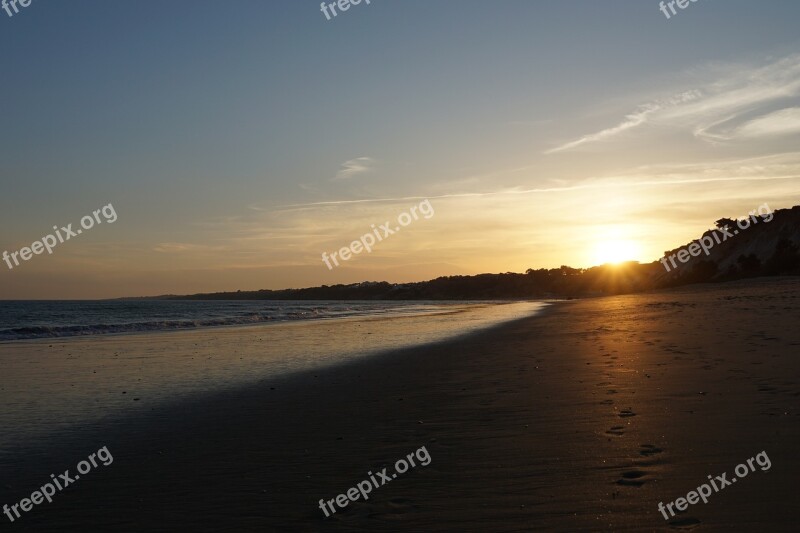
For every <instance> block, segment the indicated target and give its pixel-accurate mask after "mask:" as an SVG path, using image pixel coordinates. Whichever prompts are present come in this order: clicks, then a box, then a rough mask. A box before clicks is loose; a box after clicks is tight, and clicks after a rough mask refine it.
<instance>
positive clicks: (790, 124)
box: [545, 54, 800, 154]
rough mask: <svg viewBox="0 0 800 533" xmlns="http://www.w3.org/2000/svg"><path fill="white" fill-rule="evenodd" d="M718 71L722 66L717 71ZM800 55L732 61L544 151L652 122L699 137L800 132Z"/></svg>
mask: <svg viewBox="0 0 800 533" xmlns="http://www.w3.org/2000/svg"><path fill="white" fill-rule="evenodd" d="M717 72H719V70H717ZM798 101H800V54H794V55H790V56H788V57H785V58H782V59H779V60H776V61H773V62H771V63H769V64H767V65H766V66H763V67H760V68H759V67H754V66H752V65H734V66H730V67H728V68H726V69H724V73H723V74H722V75H720V76H718V78H717V79H715V80H713V81H709V82H707V83H705V84H704V85H702V86H701V87H700V88H695V89H691V90H688V91H687V90H684V91H676V96H674V97H672V98H668V99H666V100H654V101H652V102H649V103H646V104H643V105H640V106H638V108H637V109H636V110H635V111H634V112H632V113H630V114H628V115H626V116H625V117H624V119H623V120H622V121H621V122H619V123H618V124H617V125H615V126H612V127H609V128H606V129H604V130H601V131H599V132H596V133H592V134H587V135H583V136H581V137H579V138H578V139H576V140H573V141H570V142H567V143H564V144H561V145H559V146H557V147H555V148H553V149H550V150H548V151H546V152H545V153H546V154H552V153H556V152H563V151H567V150H572V149H575V148H578V147H580V146H583V145H586V144H589V143H594V142H598V141H606V140H611V139H612V138H615V137H618V136H619V135H620V134H622V133H624V132H626V131H629V130H632V129H634V128H640V127H642V126H646V125H648V124H657V125H660V126H671V127H675V128H679V129H686V130H688V131H690V132H691V133H693V134H694V136H695V137H696V138H698V139H701V140H704V141H708V142H712V143H720V142H730V141H734V140H738V139H740V138H748V139H752V138H754V137H761V136H775V135H782V134H792V133H797V132H798V131H799V130H800V113H798V112H797V107H795V106H796V104H797V103H798Z"/></svg>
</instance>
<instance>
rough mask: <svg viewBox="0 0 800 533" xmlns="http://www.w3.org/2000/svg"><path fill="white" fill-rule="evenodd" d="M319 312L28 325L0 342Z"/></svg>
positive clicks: (2, 333)
mask: <svg viewBox="0 0 800 533" xmlns="http://www.w3.org/2000/svg"><path fill="white" fill-rule="evenodd" d="M320 317H322V315H321V314H320V313H319V312H312V311H311V310H309V311H290V312H286V313H282V314H280V315H263V314H248V315H243V316H235V317H225V318H207V319H187V320H156V321H144V322H129V323H121V324H87V325H70V326H25V327H19V328H8V329H2V330H0V341H10V340H25V339H45V338H54V337H76V336H81V335H103V334H110V333H137V332H145V331H174V330H182V329H195V328H207V327H214V326H237V325H248V324H259V323H264V322H278V321H284V320H308V319H311V318H320Z"/></svg>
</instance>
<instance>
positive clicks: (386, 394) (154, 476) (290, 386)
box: [0, 279, 800, 532]
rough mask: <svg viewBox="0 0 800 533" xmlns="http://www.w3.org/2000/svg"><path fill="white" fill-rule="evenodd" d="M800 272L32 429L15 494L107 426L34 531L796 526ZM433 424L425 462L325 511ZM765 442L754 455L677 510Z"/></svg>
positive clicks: (7, 486) (592, 310) (591, 309)
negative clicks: (665, 511)
mask: <svg viewBox="0 0 800 533" xmlns="http://www.w3.org/2000/svg"><path fill="white" fill-rule="evenodd" d="M798 317H800V280H796V279H782V280H768V281H759V280H756V281H749V282H745V283H732V284H726V285H714V286H695V287H689V288H683V289H679V290H673V291H664V292H659V293H652V294H644V295H630V296H619V297H608V298H596V299H590V300H580V301H570V302H563V303H559V304H557V305H553V306H551V307H550V308H549V309H548V310H547V311H546V312H545V313H544V314H543V315H541V316H537V317H532V318H528V319H524V320H520V321H516V322H513V323H510V324H507V325H504V326H501V327H498V328H495V329H492V330H490V331H487V332H483V333H479V334H476V335H472V336H470V337H466V338H462V339H459V340H456V341H448V342H443V343H439V344H435V345H429V346H426V347H422V348H416V349H410V350H402V351H396V352H392V353H388V354H386V355H382V356H378V357H371V358H366V359H362V360H358V361H355V362H351V363H347V364H344V365H341V366H338V367H335V368H331V369H327V370H325V371H324V372H315V371H311V372H308V373H299V374H296V375H293V376H290V377H287V378H284V379H279V380H272V381H261V382H259V383H255V384H253V385H251V386H248V387H246V388H241V389H237V390H229V391H225V392H221V393H218V394H215V395H207V396H204V397H202V398H197V397H193V398H191V399H186V400H185V401H183V402H182V403H175V404H173V405H170V406H166V407H158V408H154V409H153V410H152V411H150V412H147V413H137V414H134V415H131V416H128V417H124V418H115V419H108V420H103V421H101V422H98V423H97V424H95V425H93V426H90V427H86V428H84V431H82V432H81V433H80V434H77V435H68V436H64V437H63V438H61V439H58V440H53V441H50V442H47V443H42V445H41V446H40V447H31V448H29V449H27V450H26V453H25V454H22V455H19V460H18V461H17V462H16V464H15V466H14V467H13V468H9V469H8V471H7V472H5V473H4V474H5V475H4V476H3V480H2V482H1V483H0V485H2V487H0V504H3V503H6V504H12V503H15V502H16V501H17V500H19V499H20V498H22V497H25V495H26V493H27V494H30V492H31V491H33V490H34V489H36V488H37V487H38V486H39V485H41V484H42V483H44V482H46V481H47V480H48V479H49V474H50V473H55V472H62V471H63V470H64V469H66V468H72V469H74V466H73V465H74V464H75V463H77V462H78V461H80V460H81V459H83V458H85V457H86V456H87V455H88V454H89V453H92V452H93V451H95V450H97V449H98V448H100V447H101V446H107V447H108V449H109V450H110V451H111V453H112V454H113V456H114V463H113V464H111V465H110V466H107V467H100V468H98V469H97V470H95V471H92V472H91V473H90V474H87V475H86V476H84V477H82V478H81V479H80V480H79V481H78V482H76V483H75V484H74V485H72V486H71V487H70V488H69V489H67V490H66V491H65V492H62V493H59V494H57V495H56V496H55V497H54V502H53V503H52V504H43V505H39V506H37V507H35V508H34V510H33V511H31V512H29V513H27V514H25V515H24V516H23V517H22V518H21V519H20V520H19V521H18V522H15V523H14V524H10V523H8V522H7V519H6V518H5V517H3V516H0V519H2V520H5V521H6V526H5V527H7V528H9V530H12V529H13V528H16V529H19V530H20V531H22V530H24V531H137V532H141V531H531V530H541V531H598V530H609V531H662V530H664V531H666V530H673V529H676V528H680V529H684V528H686V529H690V528H693V529H695V530H697V531H794V530H795V529H796V527H795V523H796V516H795V515H796V506H797V503H798V499H799V498H800V497H799V496H798V493H797V490H796V483H797V480H798V479H799V475H800V459H798V456H797V452H796V450H797V447H798V444H800V418H799V417H800V361H799V360H798V348H800V330H798V327H797V325H798ZM423 445H424V446H426V448H427V450H428V452H429V453H430V456H431V458H432V461H431V463H430V464H429V465H428V466H425V467H422V466H418V467H416V468H412V469H411V470H409V471H408V472H407V473H405V474H403V475H401V476H399V477H398V478H397V479H394V480H392V481H391V482H390V483H388V484H386V485H385V486H382V487H379V488H377V489H375V490H374V491H373V492H372V493H371V495H370V496H371V497H370V499H369V500H368V501H366V502H364V501H361V500H359V501H357V502H354V503H350V504H349V506H348V507H347V508H346V509H344V510H340V511H339V512H337V513H336V514H335V515H334V516H332V517H330V518H327V519H326V518H325V517H324V515H323V513H322V511H321V510H320V509H319V508H318V506H317V505H318V501H319V500H320V499H321V498H324V499H326V500H327V499H331V498H335V497H336V495H338V494H340V493H343V492H345V491H346V490H347V489H348V488H350V487H352V486H354V485H355V484H356V483H358V482H359V481H361V480H363V479H364V478H366V477H367V472H368V471H375V470H376V469H377V470H380V469H381V468H383V467H384V466H390V465H392V464H393V463H394V462H395V461H396V460H397V459H399V458H402V457H405V456H407V455H408V454H409V453H411V452H413V451H414V450H416V449H417V448H419V447H420V446H423ZM761 451H766V452H767V454H768V456H769V458H770V460H771V463H772V467H771V469H770V470H769V471H767V472H762V471H761V470H760V469H758V470H757V471H756V472H754V473H751V474H750V475H748V476H747V477H746V478H744V479H740V480H738V481H737V483H735V484H734V485H731V486H729V487H727V488H725V489H724V490H722V491H721V492H718V493H715V494H712V495H711V496H710V497H709V502H708V504H703V503H702V502H701V503H699V504H697V505H693V506H690V507H689V510H688V511H687V512H685V513H682V514H680V515H679V516H678V517H676V518H674V519H671V520H670V521H666V520H664V518H663V516H661V514H660V513H659V511H658V509H657V505H658V503H659V502H660V501H663V502H664V503H667V502H671V501H672V500H675V499H676V498H679V497H682V496H686V494H687V492H689V491H691V490H693V489H695V488H696V487H697V486H698V485H700V484H702V483H704V482H706V481H707V476H708V475H709V474H712V475H719V474H722V473H723V472H729V474H728V478H730V477H731V473H732V472H733V469H734V467H735V466H736V465H737V464H739V463H742V462H745V461H746V460H747V459H748V458H750V457H753V456H755V455H756V454H758V453H759V452H761Z"/></svg>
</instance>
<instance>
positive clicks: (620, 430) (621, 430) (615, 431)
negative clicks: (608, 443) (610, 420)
mask: <svg viewBox="0 0 800 533" xmlns="http://www.w3.org/2000/svg"><path fill="white" fill-rule="evenodd" d="M606 434H607V435H616V436H618V437H620V436H622V435H624V434H625V426H614V427H612V428H611V429H609V430H608V431H606Z"/></svg>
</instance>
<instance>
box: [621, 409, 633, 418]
mask: <svg viewBox="0 0 800 533" xmlns="http://www.w3.org/2000/svg"><path fill="white" fill-rule="evenodd" d="M618 416H619V417H620V418H628V417H631V416H636V413H634V412H633V411H631V410H630V409H623V410H622V411H620V412H619V415H618Z"/></svg>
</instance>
